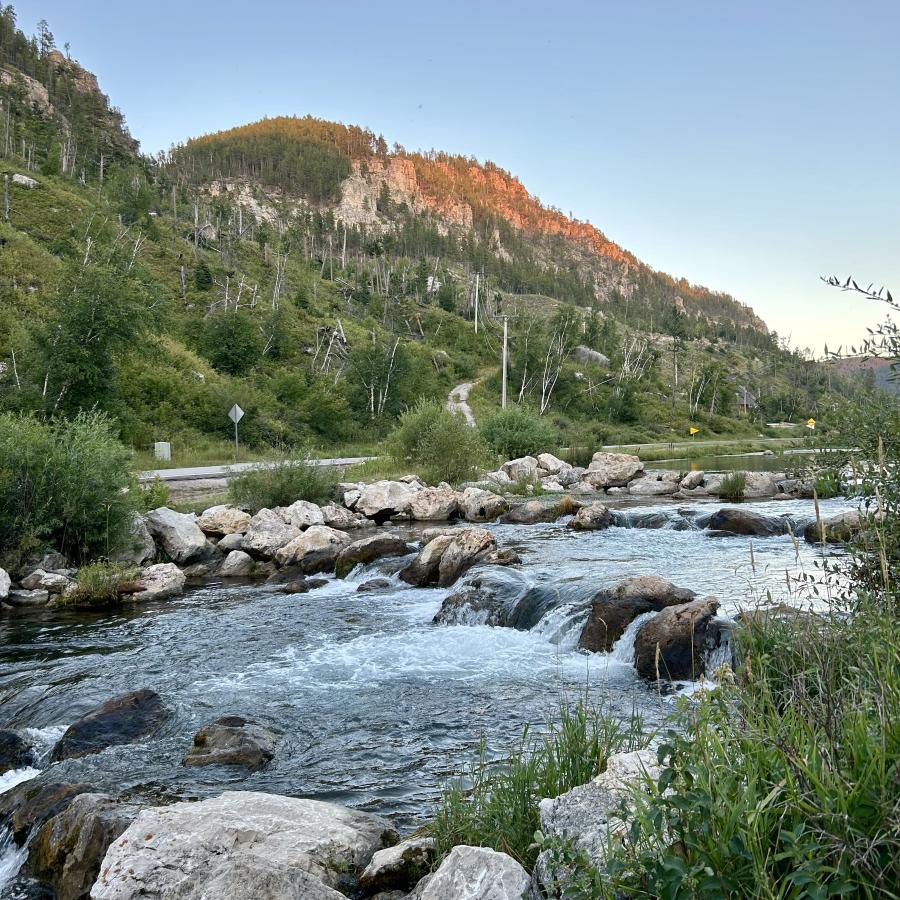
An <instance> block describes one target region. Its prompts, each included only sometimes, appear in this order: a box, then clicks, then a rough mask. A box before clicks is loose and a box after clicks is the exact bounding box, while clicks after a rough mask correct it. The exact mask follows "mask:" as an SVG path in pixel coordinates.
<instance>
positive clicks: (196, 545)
mask: <svg viewBox="0 0 900 900" xmlns="http://www.w3.org/2000/svg"><path fill="white" fill-rule="evenodd" d="M146 522H147V528H148V529H149V530H150V534H151V535H152V536H153V537H154V538H155V539H156V541H157V543H159V544H160V545H161V546H162V548H163V550H165V551H166V553H167V554H168V556H169V559H171V560H172V562H176V563H179V564H180V565H185V564H187V563H192V562H197V561H198V560H199V559H202V558H203V557H204V556H205V555H206V553H207V548H206V535H205V534H204V533H203V532H202V531H201V530H200V527H199V526H198V525H197V521H196V519H195V518H194V516H193V514H189V513H180V512H175V510H174V509H169V508H168V507H166V506H160V507H159V509H154V510H151V511H150V512H148V513H147V516H146Z"/></svg>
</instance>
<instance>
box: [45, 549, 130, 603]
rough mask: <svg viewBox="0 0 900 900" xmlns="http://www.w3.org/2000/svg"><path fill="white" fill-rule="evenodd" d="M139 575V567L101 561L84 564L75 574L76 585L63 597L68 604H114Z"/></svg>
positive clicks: (63, 600)
mask: <svg viewBox="0 0 900 900" xmlns="http://www.w3.org/2000/svg"><path fill="white" fill-rule="evenodd" d="M137 576H138V571H137V569H135V568H133V567H128V566H119V565H116V564H115V563H110V562H105V561H102V560H101V561H100V562H95V563H89V564H88V565H86V566H82V567H81V568H80V569H79V570H78V574H77V575H76V576H75V587H74V589H72V590H71V591H67V592H66V594H65V595H64V596H63V598H62V602H63V604H65V605H66V606H76V607H95V608H96V607H104V606H113V605H114V604H116V603H119V602H120V601H121V599H122V591H123V589H125V588H129V587H131V586H132V585H133V584H134V582H135V580H136V578H137Z"/></svg>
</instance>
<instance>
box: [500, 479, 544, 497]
mask: <svg viewBox="0 0 900 900" xmlns="http://www.w3.org/2000/svg"><path fill="white" fill-rule="evenodd" d="M503 493H504V494H515V495H516V496H520V497H540V496H542V495H543V493H544V486H543V485H542V484H541V479H540V478H537V477H535V478H520V479H518V480H517V481H514V482H512V484H507V485H505V486H504V487H503Z"/></svg>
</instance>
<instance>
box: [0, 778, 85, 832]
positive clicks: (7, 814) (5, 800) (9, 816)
mask: <svg viewBox="0 0 900 900" xmlns="http://www.w3.org/2000/svg"><path fill="white" fill-rule="evenodd" d="M91 790H92V788H91V786H90V785H89V784H70V783H68V782H62V781H52V782H47V781H41V780H40V779H35V780H33V781H23V782H22V783H21V784H17V785H16V786H15V787H13V788H10V790H8V791H6V792H5V793H3V794H0V826H6V827H7V828H9V830H10V831H11V832H12V836H13V839H14V840H15V842H16V843H17V844H19V845H20V846H21V845H22V844H23V843H25V841H26V839H27V838H28V835H29V834H31V832H32V830H33V829H35V828H36V827H37V826H39V825H41V824H43V823H44V822H46V821H47V819H49V818H51V817H52V816H55V815H57V814H58V813H61V812H62V811H63V810H64V809H65V808H66V807H67V806H68V805H69V804H70V803H71V802H72V800H73V799H74V798H75V797H77V796H78V795H79V794H86V793H88V792H89V791H91Z"/></svg>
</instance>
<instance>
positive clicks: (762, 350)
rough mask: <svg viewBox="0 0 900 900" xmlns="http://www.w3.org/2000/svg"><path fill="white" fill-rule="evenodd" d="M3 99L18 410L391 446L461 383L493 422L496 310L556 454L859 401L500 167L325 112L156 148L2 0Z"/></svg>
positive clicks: (754, 427) (3, 265)
mask: <svg viewBox="0 0 900 900" xmlns="http://www.w3.org/2000/svg"><path fill="white" fill-rule="evenodd" d="M0 103H2V104H3V112H4V115H3V121H2V122H0V149H2V151H3V152H2V155H0V173H2V174H3V175H4V177H5V188H4V191H5V193H4V204H3V212H4V215H3V221H2V222H0V247H2V252H0V360H2V372H0V402H2V405H3V407H5V408H7V409H11V410H15V411H24V412H36V413H39V414H41V415H44V416H72V415H74V414H76V413H78V412H79V411H81V410H86V409H95V408H96V409H98V410H100V411H102V412H104V413H107V414H108V415H109V416H110V417H111V418H112V420H114V421H115V422H116V423H117V427H118V429H119V430H120V434H121V436H122V438H123V439H124V440H125V441H126V442H128V443H130V444H131V445H133V446H134V447H136V448H139V449H145V448H147V447H148V446H149V445H150V444H151V443H152V442H153V441H154V440H171V441H173V443H174V445H175V452H176V456H177V455H178V454H179V453H181V452H183V451H184V450H185V448H195V449H196V448H204V447H206V448H207V449H210V448H212V449H210V452H213V451H214V450H215V448H217V447H227V444H226V443H225V442H226V441H227V440H228V439H229V437H230V433H231V431H230V430H231V424H230V422H229V421H228V419H227V418H226V413H227V410H228V409H229V408H230V407H231V405H232V404H233V403H238V404H240V406H241V407H242V408H243V409H244V410H245V412H246V416H245V418H244V420H243V421H242V423H241V433H242V438H243V440H244V442H246V443H247V444H249V445H251V446H253V447H256V448H259V449H265V448H267V447H275V446H279V445H297V444H304V443H305V444H311V445H316V446H320V447H324V446H326V445H327V446H335V445H339V444H351V443H355V444H357V445H359V444H365V445H367V446H372V445H373V444H375V443H376V442H377V441H378V440H379V439H380V438H381V436H383V435H384V434H385V433H387V431H388V430H390V428H391V427H392V426H393V425H394V424H395V422H396V420H397V418H398V417H399V416H400V415H401V414H402V413H403V412H404V411H405V410H407V409H408V408H410V407H411V406H412V405H413V403H414V402H415V401H416V400H417V399H418V398H423V397H424V398H434V399H443V398H444V397H446V395H447V392H448V391H449V390H450V388H451V387H452V386H453V385H455V384H457V383H460V382H462V381H477V385H476V388H475V391H474V394H473V403H474V405H475V407H476V410H477V411H481V412H490V411H491V410H492V409H493V408H495V407H496V406H498V404H499V397H500V374H499V372H500V347H501V333H502V325H501V319H502V317H503V316H509V317H510V318H509V333H510V362H509V378H508V390H509V397H510V400H511V402H514V403H522V404H525V405H528V406H531V407H533V408H535V409H536V410H537V411H538V412H539V413H540V414H541V415H543V416H544V417H546V419H547V421H548V422H549V423H550V424H551V425H552V426H553V427H554V428H555V429H556V430H557V433H558V434H559V439H560V442H561V443H573V442H574V443H580V444H584V445H586V446H587V445H596V444H598V443H600V442H602V441H605V440H610V441H613V440H619V441H625V440H634V439H642V440H648V439H653V438H655V437H660V438H664V439H668V438H670V437H672V436H673V435H677V436H679V437H680V436H683V435H684V434H685V433H686V431H687V427H688V425H689V424H693V425H696V426H697V427H699V428H700V429H701V431H702V433H703V435H704V436H705V437H713V436H715V435H718V434H757V433H758V432H759V431H760V427H761V423H764V422H766V421H771V420H782V419H794V420H796V419H805V418H806V417H807V416H814V417H815V418H817V419H819V420H821V421H823V422H824V423H826V424H827V421H828V416H829V410H830V409H831V406H832V403H833V400H834V399H835V397H836V396H837V395H838V394H839V393H841V392H843V393H844V394H846V393H847V392H848V391H850V390H852V389H855V388H853V387H852V386H853V385H854V384H856V382H855V381H854V380H853V379H845V378H843V377H842V376H841V375H840V374H837V373H830V372H829V371H827V370H826V369H825V368H823V367H821V366H819V365H818V364H816V363H814V362H812V361H810V360H809V359H807V358H806V357H805V356H804V355H802V354H799V353H796V352H792V351H789V350H787V349H785V348H784V347H782V346H780V345H779V342H778V339H777V336H776V335H774V334H772V333H770V332H769V331H768V330H767V329H766V327H765V325H764V324H763V323H762V322H761V321H760V320H759V319H758V318H757V317H756V316H755V315H754V314H753V313H752V311H751V310H749V308H747V307H746V306H744V305H742V304H740V303H738V302H737V301H735V300H734V299H733V298H731V297H730V296H728V295H725V294H719V293H716V292H713V291H709V290H707V289H705V288H702V287H698V286H695V285H690V284H688V283H687V282H685V281H684V280H679V279H675V278H672V277H670V276H668V275H664V274H662V273H659V272H655V271H654V270H652V269H650V268H649V267H648V266H646V265H644V264H642V263H641V262H640V261H638V260H637V259H636V258H635V257H634V256H633V255H632V254H631V253H629V252H627V251H625V250H623V249H622V248H620V247H618V246H617V245H616V244H614V243H612V242H611V241H609V240H608V239H607V238H606V237H605V236H603V235H602V234H601V233H600V232H599V231H597V230H596V229H595V228H593V226H591V225H589V224H587V223H583V222H577V221H575V220H572V219H569V218H567V217H565V216H563V215H562V214H561V213H560V212H559V211H558V210H554V209H552V208H548V207H545V206H543V205H541V204H540V203H539V202H538V201H537V200H536V198H534V197H532V196H531V195H529V194H528V193H527V191H526V190H525V188H524V187H523V186H522V185H521V184H520V183H519V182H518V181H517V180H516V179H515V178H513V177H512V176H511V175H510V174H509V173H507V172H505V171H503V170H502V169H500V168H499V167H497V166H495V165H493V164H491V163H487V164H480V163H477V162H476V161H475V160H471V159H466V158H463V157H451V156H447V155H446V154H441V153H435V152H430V153H409V152H407V151H405V150H403V149H402V148H400V147H397V146H395V147H394V149H393V150H388V147H387V144H386V142H385V141H384V139H383V138H382V137H380V136H378V135H376V134H375V133H373V132H371V131H369V130H367V129H363V128H358V127H354V126H344V125H341V124H338V123H332V122H324V121H321V120H316V119H312V118H310V117H306V118H277V119H267V120H263V121H262V122H258V123H255V124H253V125H248V126H243V127H240V128H235V129H232V130H231V131H227V132H222V133H219V134H215V135H209V136H206V137H201V138H197V139H196V140H192V141H189V142H188V143H187V144H186V145H185V146H183V147H179V148H176V149H175V150H174V151H173V152H172V153H171V154H167V155H165V156H164V157H162V158H159V159H149V158H146V157H141V156H139V155H138V153H137V150H136V145H135V143H134V141H133V140H132V139H131V137H130V136H129V135H128V133H127V131H126V130H125V128H124V123H123V119H122V116H121V114H120V113H118V111H116V110H115V109H114V108H112V107H111V106H110V104H109V101H108V99H107V98H106V97H105V96H104V95H103V94H102V93H101V92H100V90H99V87H98V85H97V83H96V80H95V79H94V78H93V76H91V75H90V73H88V72H86V71H85V70H84V69H83V68H82V67H81V66H80V65H79V64H78V63H76V62H75V61H74V60H72V59H69V58H68V56H67V55H63V54H61V53H60V52H59V51H57V50H56V49H55V48H54V40H53V36H52V35H51V34H50V32H49V29H47V28H45V27H43V26H42V30H41V33H40V34H39V36H38V37H37V38H33V39H32V38H27V37H25V36H24V35H23V34H22V33H21V32H20V31H18V30H17V29H16V27H15V14H14V12H13V11H12V9H11V8H10V7H7V8H5V9H4V10H3V11H2V13H0ZM7 123H8V125H7ZM4 129H5V130H6V134H5V135H4V134H3V130H4ZM15 175H18V176H22V175H24V176H27V177H28V178H33V179H35V180H36V182H37V185H36V186H33V187H29V186H27V184H22V183H20V181H21V179H18V180H16V179H14V178H13V176H15ZM476 294H477V297H478V322H477V332H476V321H475V299H476ZM578 348H581V349H578ZM584 348H588V349H589V350H594V351H599V353H600V354H602V356H597V355H596V354H595V355H594V356H593V357H591V356H590V354H588V355H585V352H584ZM603 357H606V361H604V360H603ZM748 394H749V395H750V397H751V398H752V402H749V403H747V402H743V400H742V401H741V402H739V401H738V397H739V396H740V397H741V398H744V397H745V396H747V395H748ZM226 452H227V451H226Z"/></svg>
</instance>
